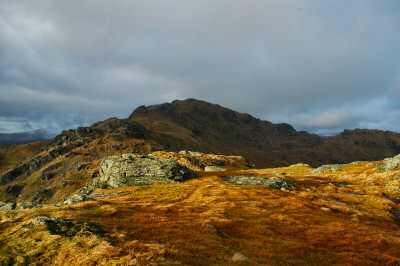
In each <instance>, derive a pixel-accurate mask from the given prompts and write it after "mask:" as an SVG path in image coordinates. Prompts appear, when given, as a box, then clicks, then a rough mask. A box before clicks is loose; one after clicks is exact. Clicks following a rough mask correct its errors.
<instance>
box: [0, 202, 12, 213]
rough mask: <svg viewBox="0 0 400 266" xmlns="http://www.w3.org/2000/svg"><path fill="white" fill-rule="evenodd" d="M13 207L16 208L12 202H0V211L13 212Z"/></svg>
mask: <svg viewBox="0 0 400 266" xmlns="http://www.w3.org/2000/svg"><path fill="white" fill-rule="evenodd" d="M15 207H16V205H15V203H13V202H10V203H6V202H2V201H0V211H11V210H14V209H15Z"/></svg>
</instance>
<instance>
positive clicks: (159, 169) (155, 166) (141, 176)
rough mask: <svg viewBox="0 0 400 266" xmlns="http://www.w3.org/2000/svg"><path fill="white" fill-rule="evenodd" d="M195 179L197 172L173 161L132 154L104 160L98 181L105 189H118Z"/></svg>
mask: <svg viewBox="0 0 400 266" xmlns="http://www.w3.org/2000/svg"><path fill="white" fill-rule="evenodd" d="M195 177H197V175H196V173H195V172H193V171H191V170H189V169H188V168H187V167H186V166H183V165H180V164H178V163H176V162H174V161H173V160H170V159H162V158H155V157H152V156H145V155H138V154H133V153H130V154H122V155H116V156H110V157H108V158H107V159H105V160H103V161H102V162H101V167H100V175H99V177H98V179H97V180H96V181H97V182H98V183H100V184H101V186H103V187H107V188H116V187H122V186H142V185H152V184H155V183H174V182H182V181H186V180H189V179H192V178H195Z"/></svg>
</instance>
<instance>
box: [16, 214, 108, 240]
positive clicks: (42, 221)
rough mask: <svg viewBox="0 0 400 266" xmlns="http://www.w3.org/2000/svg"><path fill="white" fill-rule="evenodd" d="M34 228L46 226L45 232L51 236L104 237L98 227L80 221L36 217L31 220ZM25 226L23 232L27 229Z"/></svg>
mask: <svg viewBox="0 0 400 266" xmlns="http://www.w3.org/2000/svg"><path fill="white" fill-rule="evenodd" d="M31 222H32V224H33V225H34V226H46V228H47V230H49V231H50V233H51V234H53V235H62V236H67V237H73V236H75V235H77V234H80V233H83V234H89V235H93V234H96V235H101V236H102V235H104V233H105V232H104V230H103V229H101V228H100V227H99V226H98V225H95V224H91V223H87V222H81V221H70V220H65V219H62V218H56V217H50V216H37V217H35V218H33V219H31ZM28 228H29V227H27V226H25V228H23V230H26V229H28Z"/></svg>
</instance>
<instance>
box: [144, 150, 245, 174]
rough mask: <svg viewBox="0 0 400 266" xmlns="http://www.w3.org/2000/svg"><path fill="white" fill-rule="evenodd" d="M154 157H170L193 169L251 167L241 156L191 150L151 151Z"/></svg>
mask: <svg viewBox="0 0 400 266" xmlns="http://www.w3.org/2000/svg"><path fill="white" fill-rule="evenodd" d="M151 156H154V157H156V158H165V159H171V160H174V161H175V162H177V163H179V164H181V165H184V166H186V167H188V168H189V169H190V170H193V171H203V170H204V171H227V170H243V169H248V168H251V165H250V164H249V162H248V161H247V160H246V159H245V158H244V157H242V156H232V155H229V156H228V155H221V154H207V153H201V152H193V151H180V152H166V151H157V152H153V153H152V154H151Z"/></svg>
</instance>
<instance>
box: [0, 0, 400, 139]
mask: <svg viewBox="0 0 400 266" xmlns="http://www.w3.org/2000/svg"><path fill="white" fill-rule="evenodd" d="M399 47H400V1H397V0H393V1H390V0H375V1H368V0H360V1H355V0H351V1H350V0H326V1H320V0H290V1H286V0H276V1H273V0H269V1H267V0H262V1H255V0H243V1H236V0H226V1H222V0H198V1H194V0H182V1H169V0H163V1H156V0H144V1H133V0H113V1H110V0H57V1H53V0H37V1H32V0H18V1H15V0H1V2H0V132H3V133H4V132H20V131H28V130H34V129H45V130H47V131H49V132H52V133H59V132H60V131H61V130H62V129H68V128H74V127H77V126H79V125H89V124H91V123H93V122H95V121H98V120H104V119H106V118H109V117H113V116H116V117H120V118H125V117H127V116H129V114H130V113H131V112H132V111H133V109H135V108H136V107H137V106H139V105H151V104H158V103H162V102H169V101H172V100H174V99H185V98H197V99H202V100H206V101H210V102H213V103H218V104H220V105H223V106H226V107H229V108H232V109H234V110H237V111H240V112H246V113H249V114H252V115H253V116H256V117H258V118H261V119H264V120H269V121H272V122H275V123H278V122H287V123H290V124H292V125H293V126H294V127H295V128H296V129H298V130H307V131H310V132H314V133H319V134H334V133H338V132H340V131H342V130H343V129H354V128H378V129H384V130H393V131H397V132H400V48H399Z"/></svg>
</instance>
